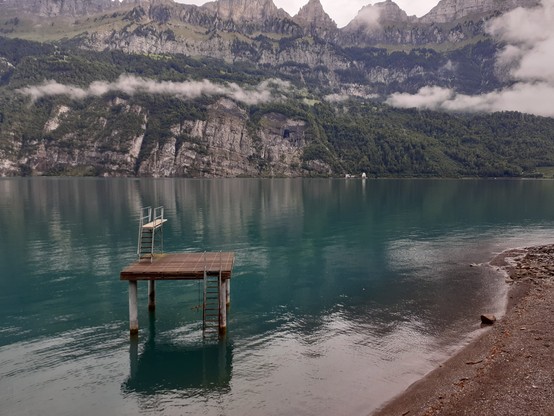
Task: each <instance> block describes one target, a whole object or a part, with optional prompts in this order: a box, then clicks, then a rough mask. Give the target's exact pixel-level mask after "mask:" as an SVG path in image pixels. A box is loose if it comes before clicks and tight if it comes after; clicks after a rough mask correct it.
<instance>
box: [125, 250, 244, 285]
mask: <svg viewBox="0 0 554 416" xmlns="http://www.w3.org/2000/svg"><path fill="white" fill-rule="evenodd" d="M234 262H235V253H232V252H225V253H175V254H158V255H155V256H154V258H153V260H152V262H149V261H146V262H145V261H137V262H135V263H133V264H131V265H129V266H127V267H126V268H124V269H123V270H122V271H121V273H120V280H135V281H136V280H202V279H204V271H206V274H208V275H212V276H214V275H219V272H220V271H221V278H222V279H223V280H227V279H230V278H231V273H232V271H233V264H234Z"/></svg>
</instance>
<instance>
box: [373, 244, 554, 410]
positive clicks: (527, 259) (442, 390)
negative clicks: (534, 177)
mask: <svg viewBox="0 0 554 416" xmlns="http://www.w3.org/2000/svg"><path fill="white" fill-rule="evenodd" d="M490 265H491V266H493V267H497V268H499V269H502V270H504V271H505V272H506V273H507V278H506V281H507V284H510V285H511V287H510V288H509V292H508V299H507V301H508V302H507V306H506V311H505V314H504V316H503V317H502V318H501V319H500V320H499V321H497V322H496V323H495V324H494V325H492V326H491V327H489V328H483V333H482V334H480V335H478V337H477V338H476V339H474V340H473V341H471V342H470V343H469V344H468V345H467V346H465V347H463V348H462V349H461V350H460V351H458V352H457V353H456V354H455V355H454V356H452V357H451V358H449V359H448V360H447V361H445V362H444V363H442V364H440V365H439V366H438V367H437V368H435V369H434V370H432V371H431V372H430V373H428V374H427V375H425V376H424V377H423V378H422V379H420V380H418V381H416V382H415V383H413V384H412V385H410V386H409V387H408V388H407V389H406V390H405V391H404V392H403V393H401V394H400V395H398V396H396V397H394V398H393V399H392V400H391V401H389V402H387V403H385V404H384V405H383V406H382V407H380V408H379V409H377V410H376V411H375V412H373V413H372V416H392V415H394V416H414V415H421V416H427V415H541V416H542V415H554V244H552V245H543V246H536V247H527V248H522V249H514V250H508V251H505V252H503V253H501V254H499V255H497V256H496V257H495V258H494V259H493V260H492V261H491V262H490ZM481 313H482V311H475V314H476V319H478V317H479V315H480V314H481Z"/></svg>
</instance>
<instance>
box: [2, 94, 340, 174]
mask: <svg viewBox="0 0 554 416" xmlns="http://www.w3.org/2000/svg"><path fill="white" fill-rule="evenodd" d="M105 110H106V111H105V113H106V114H109V113H114V112H115V113H117V114H118V117H117V118H110V117H105V116H102V115H97V116H94V117H91V116H90V115H89V116H86V115H85V114H84V113H83V112H82V111H81V110H80V109H75V108H71V107H70V106H66V105H59V106H56V107H54V108H53V109H52V111H51V113H50V115H49V118H48V119H47V120H46V122H45V123H44V126H43V136H44V139H42V140H34V141H31V142H26V143H25V144H24V148H22V143H23V140H22V139H21V138H20V137H17V136H16V135H15V134H14V135H13V136H12V143H11V145H12V150H13V151H12V152H4V154H1V155H0V160H2V163H0V176H10V175H19V174H21V173H22V172H21V167H22V166H25V172H23V173H28V174H34V175H43V174H53V173H54V174H56V173H64V174H67V173H69V174H97V175H105V176H119V175H124V176H132V175H139V176H154V177H168V176H189V177H236V176H301V175H303V174H305V173H306V171H305V170H304V169H303V168H302V154H303V151H304V148H305V147H306V145H307V142H306V138H305V136H306V130H307V128H308V127H309V126H308V125H307V123H306V122H305V121H303V120H298V119H294V118H288V117H286V116H284V115H283V114H280V113H268V114H265V115H263V116H262V117H261V119H260V121H259V122H258V123H257V126H253V125H252V123H250V120H249V116H248V114H247V113H246V111H245V110H244V109H242V108H241V107H239V106H238V105H237V104H236V103H235V102H233V101H231V100H229V99H226V98H221V99H219V100H218V101H216V102H215V103H214V104H212V105H210V106H208V107H207V112H206V118H205V119H197V120H190V119H182V120H178V119H176V120H175V124H174V125H173V126H171V128H170V133H169V134H168V135H167V137H165V138H164V140H160V141H156V142H155V143H154V144H148V143H147V140H146V136H147V134H148V124H149V123H150V122H151V121H152V120H151V119H150V116H149V114H148V111H147V109H145V108H143V107H141V106H140V105H136V104H131V103H129V102H128V101H127V100H124V99H120V98H116V99H114V100H112V101H110V102H109V103H107V107H106V108H105ZM83 117H87V123H88V127H87V128H85V129H83V130H80V131H79V130H77V131H76V130H74V129H73V127H72V126H73V125H74V123H78V122H79V119H82V118H83ZM122 118H124V119H125V120H126V124H127V125H130V126H135V128H129V127H126V128H122V127H121V126H120V125H119V124H120V123H118V120H121V119H122ZM53 136H57V137H58V138H57V139H56V140H53V139H52V137H53ZM310 171H311V173H316V174H329V173H331V169H330V167H329V166H327V165H325V164H320V165H319V170H317V169H316V170H314V169H310Z"/></svg>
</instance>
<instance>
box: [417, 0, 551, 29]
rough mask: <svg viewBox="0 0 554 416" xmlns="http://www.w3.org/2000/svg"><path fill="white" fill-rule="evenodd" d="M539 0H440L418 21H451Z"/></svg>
mask: <svg viewBox="0 0 554 416" xmlns="http://www.w3.org/2000/svg"><path fill="white" fill-rule="evenodd" d="M539 3H540V0H441V1H440V2H439V3H438V4H437V5H436V6H435V7H434V8H433V9H431V11H430V12H429V13H427V14H426V15H425V16H423V17H422V18H421V19H419V21H420V22H421V23H427V24H433V23H451V22H454V21H456V20H460V19H464V18H466V17H471V16H473V17H482V16H483V15H487V14H490V13H495V12H505V11H507V10H511V9H515V8H516V7H534V6H536V5H538V4H539Z"/></svg>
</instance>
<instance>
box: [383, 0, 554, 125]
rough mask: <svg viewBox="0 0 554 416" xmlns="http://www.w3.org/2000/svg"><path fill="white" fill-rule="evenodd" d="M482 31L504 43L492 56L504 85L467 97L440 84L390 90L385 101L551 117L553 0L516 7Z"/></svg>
mask: <svg viewBox="0 0 554 416" xmlns="http://www.w3.org/2000/svg"><path fill="white" fill-rule="evenodd" d="M487 30H488V31H489V33H490V34H491V35H492V36H494V37H495V38H496V39H497V40H499V41H502V42H505V43H506V46H505V47H504V48H503V50H502V51H500V52H499V54H498V56H497V60H496V65H497V70H498V73H499V74H503V76H504V77H505V78H506V80H507V81H512V82H513V84H512V85H511V86H510V87H507V88H504V89H501V90H498V91H493V92H490V93H488V94H483V95H476V96H469V95H464V94H457V93H456V92H455V91H454V90H452V89H448V88H440V87H424V88H422V89H420V90H419V91H418V93H417V94H414V95H411V94H399V93H397V94H392V95H391V96H389V98H388V99H387V101H386V102H387V103H388V104H390V105H392V106H395V107H402V108H426V109H434V110H445V111H469V112H477V111H484V112H493V111H520V112H523V113H531V114H536V115H540V116H548V117H554V106H552V105H551V103H552V102H554V101H553V100H554V0H543V1H542V4H541V6H540V7H537V8H532V9H523V8H517V9H514V10H512V11H510V12H508V13H506V14H504V15H502V16H500V17H498V18H496V19H494V20H492V21H491V23H490V24H489V25H488V27H487Z"/></svg>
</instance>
